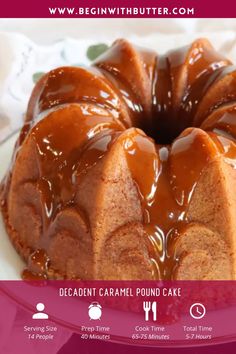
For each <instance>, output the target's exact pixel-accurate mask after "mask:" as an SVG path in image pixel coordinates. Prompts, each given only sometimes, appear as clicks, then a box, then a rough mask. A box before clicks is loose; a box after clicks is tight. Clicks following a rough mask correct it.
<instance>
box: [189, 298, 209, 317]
mask: <svg viewBox="0 0 236 354" xmlns="http://www.w3.org/2000/svg"><path fill="white" fill-rule="evenodd" d="M189 312H190V316H191V317H192V318H194V319H195V320H200V319H201V318H203V317H204V316H205V314H206V308H205V306H204V305H203V304H201V303H200V302H196V303H195V304H192V306H191V307H190V310H189Z"/></svg>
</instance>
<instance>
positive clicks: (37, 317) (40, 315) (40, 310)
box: [32, 302, 48, 320]
mask: <svg viewBox="0 0 236 354" xmlns="http://www.w3.org/2000/svg"><path fill="white" fill-rule="evenodd" d="M36 309H37V311H38V312H37V313H34V314H33V316H32V318H33V320H47V319H48V315H47V314H46V313H44V312H43V310H44V309H45V306H44V304H43V303H41V302H39V303H38V304H37V305H36Z"/></svg>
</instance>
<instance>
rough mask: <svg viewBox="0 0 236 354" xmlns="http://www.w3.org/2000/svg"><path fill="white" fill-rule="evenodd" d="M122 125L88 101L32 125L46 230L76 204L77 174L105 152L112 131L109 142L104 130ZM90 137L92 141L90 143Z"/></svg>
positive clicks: (120, 127)
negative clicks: (58, 214) (51, 222)
mask: <svg viewBox="0 0 236 354" xmlns="http://www.w3.org/2000/svg"><path fill="white" fill-rule="evenodd" d="M55 124H56V126H57V129H55ZM122 129H123V127H122V125H121V124H119V122H117V121H116V120H115V119H114V117H112V116H111V115H109V113H108V112H106V111H105V112H104V111H103V110H101V109H99V108H98V107H96V106H93V105H86V104H83V105H82V104H81V105H69V106H66V107H64V108H61V109H60V110H57V111H55V112H53V113H51V114H49V115H48V116H47V119H43V120H41V121H40V122H39V123H38V124H37V125H36V126H35V127H34V128H33V129H32V131H31V136H32V138H33V139H34V141H35V144H36V149H37V156H38V168H39V175H40V178H39V180H38V181H37V186H38V189H39V190H40V191H41V195H42V203H43V206H44V208H43V209H44V223H43V224H44V230H46V229H47V227H48V225H49V224H50V220H51V219H53V218H54V217H55V215H56V214H57V213H58V212H59V211H60V210H62V209H63V208H65V207H66V206H69V205H71V204H73V200H74V196H75V193H76V187H77V184H76V183H75V177H74V176H75V174H77V173H78V170H79V173H80V174H82V173H86V171H87V170H88V169H89V168H90V167H91V166H93V165H94V164H96V162H97V161H98V160H99V159H100V158H101V157H102V156H103V155H104V154H105V152H106V149H107V146H108V144H109V142H110V141H109V140H111V139H112V133H110V134H108V135H109V137H108V139H106V140H108V142H107V141H104V140H105V138H104V134H105V133H104V132H107V131H108V132H109V131H113V130H122ZM101 133H102V134H101ZM99 134H100V135H101V136H100V141H99V142H98V143H97V144H95V141H96V140H95V136H96V135H99ZM88 141H92V144H91V145H88ZM85 151H86V156H87V159H86V158H85V157H84V156H85ZM85 160H86V162H84V161H85ZM52 167H53V168H52Z"/></svg>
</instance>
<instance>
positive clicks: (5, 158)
mask: <svg viewBox="0 0 236 354" xmlns="http://www.w3.org/2000/svg"><path fill="white" fill-rule="evenodd" d="M17 135H18V134H15V135H14V136H12V137H11V138H10V139H8V140H7V141H6V142H5V143H3V144H2V145H0V179H1V180H2V178H3V177H4V175H5V173H6V171H7V168H8V166H9V163H10V160H11V156H12V152H13V148H14V144H15V141H16V138H17ZM0 244H1V247H0V280H18V279H21V276H20V274H21V272H22V270H23V268H24V262H23V261H22V260H21V258H20V256H19V255H18V253H17V252H16V251H15V249H14V247H13V245H12V244H11V242H10V240H9V238H8V235H7V233H6V230H5V227H4V223H3V220H2V216H0Z"/></svg>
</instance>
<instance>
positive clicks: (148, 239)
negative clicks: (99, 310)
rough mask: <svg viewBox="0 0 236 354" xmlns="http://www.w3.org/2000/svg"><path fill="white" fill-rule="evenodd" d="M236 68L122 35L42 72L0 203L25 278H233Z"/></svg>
mask: <svg viewBox="0 0 236 354" xmlns="http://www.w3.org/2000/svg"><path fill="white" fill-rule="evenodd" d="M235 138H236V67H235V66H233V65H232V63H231V62H230V61H229V60H228V59H226V58H224V57H223V56H222V55H220V54H219V53H217V52H216V51H215V50H214V48H213V47H212V46H211V44H210V43H209V42H208V41H207V40H205V39H199V40H197V41H195V42H193V43H192V44H191V45H189V46H186V47H184V48H181V49H177V50H176V49H175V50H172V51H170V52H168V53H167V54H166V55H161V56H159V55H157V54H156V53H155V52H154V51H152V50H147V49H142V48H139V47H136V46H133V45H131V44H130V43H129V42H127V41H126V40H117V41H116V42H115V43H114V44H113V45H112V46H111V48H110V49H108V50H107V52H106V53H105V54H103V55H102V56H100V57H99V58H98V59H97V60H96V61H95V62H94V63H93V64H92V66H91V67H90V68H84V67H60V68H58V69H55V70H52V71H51V72H49V73H48V74H46V75H44V76H43V77H42V78H41V79H40V80H39V81H38V83H37V84H36V86H35V88H34V90H33V93H32V96H31V98H30V101H29V105H28V110H27V114H26V118H25V124H24V127H23V129H22V131H21V133H20V136H19V138H18V141H17V143H16V146H15V151H14V155H13V158H12V164H11V167H10V170H9V172H8V174H7V176H6V177H5V179H4V181H3V182H2V187H1V207H2V212H3V216H4V220H5V224H6V228H7V230H8V234H9V236H10V238H11V240H12V242H13V244H14V246H15V248H16V249H17V251H18V252H19V253H20V255H21V256H22V257H23V258H24V259H25V261H26V262H27V263H28V267H27V269H26V270H25V271H24V272H23V277H24V278H26V279H31V278H33V279H34V278H36V279H38V278H39V279H41V278H65V279H105V280H109V279H120V280H127V279H138V280H140V279H146V280H150V279H167V280H169V279H177V280H178V279H181V280H185V279H200V280H202V279H236V145H235Z"/></svg>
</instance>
